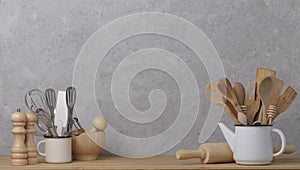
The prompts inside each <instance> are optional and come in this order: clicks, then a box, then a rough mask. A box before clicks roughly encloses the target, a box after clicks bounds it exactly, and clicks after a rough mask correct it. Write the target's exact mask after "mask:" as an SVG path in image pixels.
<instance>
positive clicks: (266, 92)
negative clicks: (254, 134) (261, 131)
mask: <svg viewBox="0 0 300 170" xmlns="http://www.w3.org/2000/svg"><path fill="white" fill-rule="evenodd" d="M282 87H283V81H282V80H280V79H278V78H276V77H274V76H269V77H267V78H265V79H264V80H263V81H262V82H261V84H260V87H259V95H260V97H261V99H262V102H263V104H264V106H265V110H267V109H268V110H267V112H268V113H267V114H265V113H264V114H262V118H263V120H262V123H263V124H271V122H272V120H273V118H274V117H275V116H276V112H277V109H276V106H277V103H278V100H279V97H280V94H281V90H282ZM267 119H268V120H269V121H267Z"/></svg>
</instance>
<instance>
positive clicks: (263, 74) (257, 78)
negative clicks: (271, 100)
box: [252, 68, 276, 122]
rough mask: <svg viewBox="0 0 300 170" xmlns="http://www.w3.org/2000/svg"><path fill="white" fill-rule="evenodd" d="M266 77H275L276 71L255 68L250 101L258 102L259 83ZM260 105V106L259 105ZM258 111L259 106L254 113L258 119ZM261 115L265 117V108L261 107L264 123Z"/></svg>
mask: <svg viewBox="0 0 300 170" xmlns="http://www.w3.org/2000/svg"><path fill="white" fill-rule="evenodd" d="M268 76H276V71H274V70H270V69H266V68H257V70H256V75H255V78H254V88H253V94H252V100H260V99H259V87H260V83H261V82H262V81H263V80H264V79H265V78H266V77H268ZM260 105H261V103H260ZM262 105H263V103H262ZM259 111H260V106H259V109H258V110H257V112H256V116H255V117H258V115H259ZM263 115H266V107H265V106H262V116H261V119H262V122H263V121H266V120H264V119H266V118H265V117H263Z"/></svg>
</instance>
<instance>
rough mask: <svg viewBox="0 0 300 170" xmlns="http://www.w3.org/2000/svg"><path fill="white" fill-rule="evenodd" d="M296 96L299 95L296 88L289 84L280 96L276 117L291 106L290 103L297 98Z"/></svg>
mask: <svg viewBox="0 0 300 170" xmlns="http://www.w3.org/2000/svg"><path fill="white" fill-rule="evenodd" d="M296 96H297V92H296V90H295V89H293V88H292V87H291V86H288V87H287V88H286V89H285V91H284V92H283V94H282V95H281V96H280V98H279V101H278V105H277V114H276V116H275V117H274V119H275V118H276V117H277V116H278V115H280V114H281V113H282V112H284V111H286V110H287V109H288V108H289V107H290V105H291V104H292V103H293V101H294V100H295V98H296ZM274 119H273V121H274Z"/></svg>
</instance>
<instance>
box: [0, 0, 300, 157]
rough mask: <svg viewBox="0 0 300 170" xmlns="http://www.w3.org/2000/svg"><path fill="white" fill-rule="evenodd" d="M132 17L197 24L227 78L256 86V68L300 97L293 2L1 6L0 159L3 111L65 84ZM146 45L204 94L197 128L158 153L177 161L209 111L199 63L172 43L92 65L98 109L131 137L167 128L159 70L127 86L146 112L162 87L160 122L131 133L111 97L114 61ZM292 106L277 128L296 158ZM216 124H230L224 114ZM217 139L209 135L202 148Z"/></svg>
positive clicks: (6, 137) (166, 0) (2, 2)
mask: <svg viewBox="0 0 300 170" xmlns="http://www.w3.org/2000/svg"><path fill="white" fill-rule="evenodd" d="M138 12H163V13H170V14H173V15H177V16H179V17H182V18H184V19H186V20H188V21H190V22H191V23H193V24H195V25H196V26H197V27H199V28H200V29H201V30H202V31H203V32H204V33H205V34H206V35H207V36H208V37H209V39H210V40H211V41H212V43H213V45H214V46H215V48H216V50H217V51H218V53H219V55H220V58H221V60H222V62H223V64H224V68H225V73H226V75H227V76H228V77H229V78H230V79H231V80H232V81H241V82H243V83H244V84H246V83H247V81H252V80H253V77H254V74H255V69H256V68H257V67H267V68H271V69H274V70H277V75H278V77H279V78H281V79H282V80H284V81H285V85H291V86H292V87H294V88H295V89H296V90H297V91H298V92H300V83H299V80H300V78H299V74H298V73H299V71H300V68H299V65H300V57H299V54H300V1H286V0H280V1H278V0H272V1H271V0H247V1H246V0H241V1H230V0H226V1H223V0H202V1H196V0H194V1H192V0H182V1H177V0H172V1H171V0H159V1H158V0H157V1H153V0H136V1H133V0H126V1H125V0H124V1H115V0H113V1H111V0H107V1H103V0H99V1H83V0H75V1H53V0H51V1H50V0H49V1H30V0H28V1H14V0H12V1H8V0H0V57H1V58H0V111H1V114H0V120H1V123H0V134H1V138H0V155H4V154H9V153H10V146H11V145H12V140H13V138H12V135H11V133H10V131H11V129H12V125H11V123H10V114H11V113H13V112H14V111H15V110H16V108H20V107H21V108H22V109H23V110H27V109H26V107H25V104H24V99H23V96H24V94H25V92H26V91H27V90H29V89H32V88H40V89H42V90H45V89H46V88H48V87H53V88H55V89H57V90H64V89H65V88H66V87H67V86H68V85H70V84H71V82H72V73H73V68H74V64H75V60H76V58H77V56H78V54H79V51H80V49H81V48H82V46H83V44H84V43H85V42H86V41H87V39H88V38H89V37H90V36H91V35H92V34H93V33H94V32H95V31H96V30H98V29H99V28H101V27H102V26H104V25H105V24H107V23H109V22H110V21H113V20H114V19H117V18H119V17H122V16H125V15H129V14H132V13H138ZM150 47H158V48H163V49H167V50H169V51H171V52H173V53H175V54H176V55H178V56H180V57H181V58H182V60H184V61H185V62H186V63H187V65H188V66H189V67H190V68H191V70H192V71H193V73H194V74H195V77H196V79H197V82H198V86H199V89H200V94H201V103H200V111H199V116H198V119H197V122H196V124H194V126H193V128H192V130H191V131H190V133H189V134H188V135H187V136H186V137H185V139H184V140H183V141H182V142H180V144H178V145H177V146H176V147H174V148H173V149H172V150H170V151H169V152H167V153H165V154H174V153H175V151H176V150H177V149H179V148H188V149H196V148H197V147H198V136H199V133H200V131H201V128H202V124H203V121H204V119H205V117H206V116H207V112H208V109H209V102H207V101H206V100H205V97H204V90H205V86H206V84H207V83H208V82H209V78H208V74H207V71H206V70H205V67H204V66H203V64H202V63H201V61H200V60H199V58H198V57H197V56H196V55H195V54H194V53H193V52H192V51H191V50H190V49H189V48H187V47H186V46H184V45H183V44H181V43H180V42H177V41H174V40H173V39H171V38H168V37H161V36H158V35H141V36H135V37H131V38H128V39H126V40H124V41H122V42H121V43H119V44H117V45H116V46H115V47H114V48H113V49H112V50H111V51H110V52H109V53H108V54H107V56H106V57H105V59H104V60H103V62H102V63H101V64H100V65H99V68H98V72H97V78H96V87H97V89H96V97H97V99H98V103H99V106H100V107H101V109H102V111H103V114H104V116H105V117H106V118H107V119H108V121H109V122H110V124H111V126H112V127H114V128H115V129H116V130H118V131H120V132H121V133H123V134H126V135H129V136H134V137H149V136H154V135H156V134H159V133H161V132H162V131H164V130H165V129H166V128H167V127H169V126H170V125H171V124H172V122H173V121H174V119H175V117H176V114H177V113H178V109H179V104H180V91H179V90H178V87H177V85H176V82H175V81H174V80H173V79H172V77H170V76H169V75H168V74H166V73H164V72H161V71H158V70H145V71H143V72H141V73H140V74H138V75H137V76H136V77H135V78H134V79H133V81H132V84H131V86H130V89H129V90H130V94H131V96H130V98H131V102H132V103H133V105H134V106H135V107H136V108H137V109H139V110H146V109H147V108H149V107H150V106H149V101H148V94H149V92H150V91H151V90H153V89H156V88H160V89H161V90H163V91H164V92H165V94H166V96H167V98H168V105H167V108H166V110H165V112H164V114H163V115H162V117H161V118H160V119H158V120H157V121H155V122H153V123H151V124H145V125H143V126H139V127H138V128H137V126H135V125H134V124H133V123H132V122H129V121H125V120H122V121H120V119H119V118H118V112H117V111H116V109H115V108H114V105H113V103H112V100H111V94H110V84H109V81H110V79H111V76H112V74H113V71H114V69H115V68H116V66H117V65H118V63H119V62H121V61H122V59H124V57H126V56H127V55H129V54H130V53H132V52H134V51H136V50H138V49H143V48H150ZM299 107H300V105H299V101H298V98H296V100H295V102H294V104H293V105H292V106H291V108H290V109H289V110H288V111H287V112H286V113H284V114H283V115H282V116H280V117H278V118H277V120H276V122H275V123H274V124H275V126H276V127H278V128H280V129H282V130H283V131H284V132H285V134H286V137H287V141H288V143H290V144H294V145H296V147H297V150H298V153H300V152H299V150H300V137H299V136H300V131H299V129H300V123H299V121H300V116H299V115H300V114H299V113H298V108H299ZM87 117H88V116H87ZM81 121H82V122H83V124H84V125H86V126H88V124H89V122H90V121H91V120H90V119H88V118H85V117H81ZM222 121H225V123H227V124H230V121H229V119H228V118H227V116H225V115H224V116H223V120H222ZM108 135H109V134H108ZM37 140H40V138H37ZM170 140H172V139H170ZM224 140H225V139H224V138H223V136H222V135H221V133H220V131H219V130H216V132H215V133H214V134H213V135H212V137H211V138H210V140H209V141H224ZM277 140H278V139H276V141H277ZM277 142H278V141H277Z"/></svg>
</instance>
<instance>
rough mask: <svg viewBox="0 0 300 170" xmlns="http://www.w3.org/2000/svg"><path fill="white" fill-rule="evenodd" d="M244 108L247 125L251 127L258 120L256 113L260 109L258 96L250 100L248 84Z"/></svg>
mask: <svg viewBox="0 0 300 170" xmlns="http://www.w3.org/2000/svg"><path fill="white" fill-rule="evenodd" d="M245 106H246V108H247V119H248V123H249V124H250V125H252V124H253V123H254V122H255V121H257V120H258V118H257V117H258V112H259V108H260V96H258V97H257V99H254V97H253V96H252V97H251V98H250V83H249V82H248V85H247V90H246V96H245Z"/></svg>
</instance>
